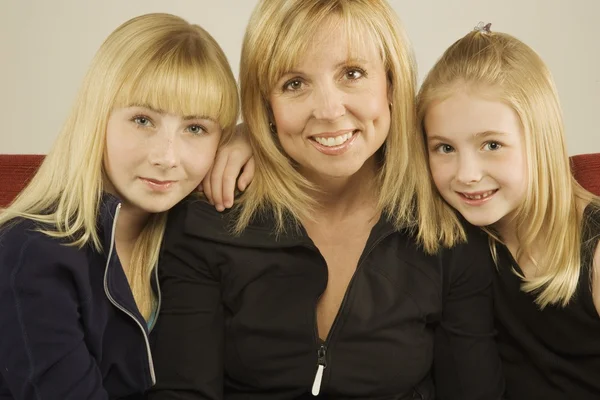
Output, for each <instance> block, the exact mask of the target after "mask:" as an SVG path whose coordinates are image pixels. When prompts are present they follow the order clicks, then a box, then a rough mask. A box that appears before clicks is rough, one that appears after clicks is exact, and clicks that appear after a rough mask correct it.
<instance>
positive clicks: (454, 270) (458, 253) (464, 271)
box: [441, 223, 495, 284]
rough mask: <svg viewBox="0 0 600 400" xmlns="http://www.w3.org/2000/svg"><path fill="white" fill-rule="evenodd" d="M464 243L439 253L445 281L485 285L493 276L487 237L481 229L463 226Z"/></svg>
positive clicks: (467, 225)
mask: <svg viewBox="0 0 600 400" xmlns="http://www.w3.org/2000/svg"><path fill="white" fill-rule="evenodd" d="M463 225H464V229H465V233H466V238H467V239H466V241H465V242H462V243H458V244H456V245H455V246H454V247H452V248H449V249H443V250H442V252H441V255H442V260H443V263H444V276H445V279H446V280H450V281H457V280H464V279H468V280H475V281H480V283H483V284H487V283H488V282H491V280H492V278H493V274H494V268H495V267H494V265H495V264H494V260H493V258H492V253H491V251H490V245H489V237H488V234H487V233H486V232H484V231H483V230H482V229H481V228H478V227H475V226H473V225H470V224H467V223H465V224H463Z"/></svg>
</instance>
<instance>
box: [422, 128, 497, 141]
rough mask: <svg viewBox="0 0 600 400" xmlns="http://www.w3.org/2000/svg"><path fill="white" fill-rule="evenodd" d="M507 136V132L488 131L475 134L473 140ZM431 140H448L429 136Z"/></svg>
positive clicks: (442, 137) (437, 136)
mask: <svg viewBox="0 0 600 400" xmlns="http://www.w3.org/2000/svg"><path fill="white" fill-rule="evenodd" d="M505 135H506V132H502V131H494V130H488V131H482V132H477V133H474V134H473V139H478V138H479V139H480V138H486V137H489V136H505ZM430 140H439V141H442V142H443V141H447V140H448V138H446V137H444V136H440V135H433V136H427V141H430Z"/></svg>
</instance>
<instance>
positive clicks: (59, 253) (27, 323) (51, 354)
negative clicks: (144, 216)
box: [0, 195, 155, 400]
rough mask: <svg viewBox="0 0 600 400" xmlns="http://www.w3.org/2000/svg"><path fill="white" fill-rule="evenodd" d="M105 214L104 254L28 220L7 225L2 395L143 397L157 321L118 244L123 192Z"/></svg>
mask: <svg viewBox="0 0 600 400" xmlns="http://www.w3.org/2000/svg"><path fill="white" fill-rule="evenodd" d="M100 208H101V211H100V215H99V218H98V229H99V234H100V238H101V240H102V245H103V249H104V252H103V253H98V252H97V251H95V250H94V248H93V247H92V246H91V245H86V246H85V247H83V248H81V249H78V248H77V247H74V246H67V245H65V243H66V242H67V241H65V240H59V239H53V238H50V237H49V236H47V235H45V234H43V233H40V232H38V231H36V229H37V228H39V225H36V223H34V222H32V221H30V220H24V219H19V220H17V221H15V223H9V225H7V226H6V227H3V228H2V229H1V230H0V399H1V400H8V399H19V400H54V399H56V400H84V399H86V400H100V399H102V400H105V399H123V398H128V399H130V398H131V399H134V398H142V394H143V393H144V391H146V390H147V389H148V388H149V387H150V386H152V384H153V383H154V380H155V378H154V371H153V364H152V359H151V355H150V346H149V341H148V328H147V325H146V322H145V321H144V318H143V317H142V315H141V314H140V312H139V311H138V309H137V306H136V304H135V301H134V299H133V295H132V293H131V290H130V287H129V284H128V283H127V278H126V277H125V273H124V272H123V269H122V267H121V264H120V262H119V260H118V257H117V255H116V251H115V248H114V227H115V226H116V221H117V217H118V213H119V209H120V204H119V202H118V200H117V199H116V198H115V197H113V196H110V195H105V196H104V198H103V203H102V204H101V207H100Z"/></svg>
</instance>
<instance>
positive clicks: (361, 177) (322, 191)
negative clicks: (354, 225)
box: [304, 157, 377, 221]
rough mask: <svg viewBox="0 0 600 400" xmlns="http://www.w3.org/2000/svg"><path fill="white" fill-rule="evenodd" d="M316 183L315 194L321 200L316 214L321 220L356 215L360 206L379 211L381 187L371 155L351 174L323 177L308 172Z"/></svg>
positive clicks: (314, 183) (308, 175) (310, 179)
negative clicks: (377, 183) (379, 190)
mask: <svg viewBox="0 0 600 400" xmlns="http://www.w3.org/2000/svg"><path fill="white" fill-rule="evenodd" d="M304 176H305V177H306V178H307V179H308V180H309V181H310V182H312V183H313V185H314V186H315V191H314V192H312V193H311V196H313V198H315V199H316V200H317V203H318V204H319V209H318V210H316V213H317V214H318V215H319V219H320V220H321V221H323V220H324V219H325V220H329V221H339V220H342V219H345V218H346V217H347V216H349V215H352V214H353V213H354V212H356V210H357V209H361V208H365V207H367V208H369V209H371V210H373V211H375V210H376V205H377V196H376V193H377V188H376V185H375V182H376V179H375V178H376V164H375V158H374V157H371V158H370V159H369V160H367V162H365V164H364V165H363V166H362V168H361V169H360V170H358V171H357V172H356V173H355V174H354V175H352V176H349V177H339V178H338V177H323V176H316V175H314V174H308V173H307V174H304Z"/></svg>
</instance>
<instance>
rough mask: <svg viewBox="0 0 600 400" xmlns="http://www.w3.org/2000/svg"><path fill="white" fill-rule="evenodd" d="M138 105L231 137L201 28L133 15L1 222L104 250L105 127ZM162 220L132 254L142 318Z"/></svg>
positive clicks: (225, 92)
mask: <svg viewBox="0 0 600 400" xmlns="http://www.w3.org/2000/svg"><path fill="white" fill-rule="evenodd" d="M139 104H142V105H147V106H151V107H152V108H154V109H157V110H164V111H166V112H170V113H173V114H179V115H207V116H211V117H213V118H214V119H215V120H217V121H218V122H219V124H220V125H221V127H222V128H223V129H224V130H223V137H222V140H228V139H229V136H230V135H231V132H232V130H233V129H232V128H233V126H234V124H235V122H236V120H237V116H238V107H239V106H238V94H237V85H236V82H235V78H234V76H233V74H232V72H231V69H230V67H229V64H228V62H227V59H226V57H225V55H224V53H223V51H222V50H221V48H220V47H219V45H218V44H217V43H216V41H215V40H214V39H213V38H212V37H211V36H210V35H209V34H208V33H207V32H206V31H205V30H203V29H202V28H201V27H199V26H197V25H191V24H189V23H188V22H186V21H185V20H183V19H181V18H179V17H176V16H174V15H169V14H147V15H143V16H139V17H136V18H133V19H131V20H129V21H127V22H125V23H124V24H122V25H121V26H120V27H118V28H117V29H116V30H115V31H114V32H113V33H111V34H110V36H108V38H107V39H106V40H105V42H104V43H103V44H102V46H101V47H100V49H99V50H98V52H97V53H96V55H95V57H94V59H93V60H92V63H91V66H90V68H89V70H88V72H87V74H86V76H85V78H84V80H83V84H82V86H81V89H80V91H79V93H78V95H77V98H76V101H75V104H74V106H73V108H72V110H71V113H70V115H69V117H68V119H67V121H66V123H65V125H64V127H63V129H62V131H61V132H60V134H59V135H58V138H57V140H56V141H55V143H54V145H53V147H52V149H51V150H50V152H49V153H48V155H47V156H46V158H45V160H44V162H43V163H42V165H41V167H40V168H39V170H38V172H37V173H36V175H35V176H34V177H33V179H32V180H31V182H30V183H29V185H28V186H27V187H26V188H25V189H24V190H23V191H22V192H21V194H20V195H19V196H18V197H17V198H16V199H15V200H14V201H13V203H12V204H11V205H10V206H9V207H8V208H6V209H4V210H2V212H0V226H2V225H5V224H6V223H7V222H9V221H11V220H13V219H14V218H16V217H22V218H27V219H30V220H33V221H36V222H40V223H41V224H42V227H41V228H40V229H41V231H42V232H43V233H45V234H46V235H48V236H51V237H55V238H65V239H67V240H68V241H69V242H70V243H71V244H72V245H73V246H77V247H82V246H84V245H87V244H91V245H92V246H93V247H94V248H95V249H96V250H97V251H103V249H102V245H101V242H100V238H99V235H98V231H97V218H98V212H99V205H100V201H101V197H102V193H103V189H104V180H105V179H106V177H105V174H104V171H103V154H104V149H105V137H106V125H107V121H108V117H109V115H110V113H111V111H112V110H113V109H115V108H119V107H127V106H131V105H139ZM165 221H166V213H159V214H154V215H152V216H151V218H149V221H148V222H147V224H146V226H145V227H144V230H143V231H142V233H141V234H140V236H139V238H138V240H137V243H136V245H135V247H134V251H133V254H132V258H131V269H130V273H129V274H128V275H129V279H130V285H131V288H132V291H133V294H134V298H135V300H136V302H137V304H138V307H139V308H140V310H141V311H142V314H143V315H144V316H146V317H147V316H148V315H149V313H150V310H151V305H152V291H151V288H150V275H151V271H152V269H153V267H154V265H155V264H156V262H157V260H158V254H159V250H160V244H161V241H162V236H163V232H164V227H165Z"/></svg>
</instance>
